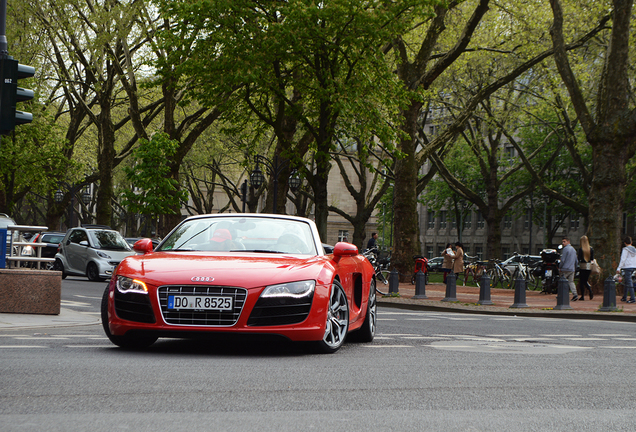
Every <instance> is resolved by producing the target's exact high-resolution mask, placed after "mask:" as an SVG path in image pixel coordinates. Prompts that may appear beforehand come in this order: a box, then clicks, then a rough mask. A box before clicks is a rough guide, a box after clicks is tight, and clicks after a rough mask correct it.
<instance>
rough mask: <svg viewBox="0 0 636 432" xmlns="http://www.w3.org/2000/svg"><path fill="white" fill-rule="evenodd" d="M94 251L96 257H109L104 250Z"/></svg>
mask: <svg viewBox="0 0 636 432" xmlns="http://www.w3.org/2000/svg"><path fill="white" fill-rule="evenodd" d="M95 252H96V253H97V256H98V257H102V258H106V259H110V255H108V254H107V253H106V252H102V251H95Z"/></svg>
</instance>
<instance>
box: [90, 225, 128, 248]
mask: <svg viewBox="0 0 636 432" xmlns="http://www.w3.org/2000/svg"><path fill="white" fill-rule="evenodd" d="M88 233H89V235H90V237H91V243H92V244H93V246H94V247H95V248H96V249H106V250H113V251H117V250H119V251H129V250H131V248H130V245H129V244H128V243H126V240H124V238H123V237H122V236H121V234H119V233H118V232H117V231H107V230H89V231H88Z"/></svg>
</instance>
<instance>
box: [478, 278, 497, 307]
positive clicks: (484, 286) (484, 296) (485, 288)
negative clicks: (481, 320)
mask: <svg viewBox="0 0 636 432" xmlns="http://www.w3.org/2000/svg"><path fill="white" fill-rule="evenodd" d="M477 304H480V305H493V304H494V303H493V302H492V300H491V299H490V276H488V275H487V274H486V273H484V275H483V276H482V277H481V280H480V281H479V301H478V302H477Z"/></svg>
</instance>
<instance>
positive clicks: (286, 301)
mask: <svg viewBox="0 0 636 432" xmlns="http://www.w3.org/2000/svg"><path fill="white" fill-rule="evenodd" d="M312 300H313V293H312V295H310V296H307V297H302V298H287V297H280V298H260V299H258V302H256V305H255V306H254V309H252V313H251V315H250V319H249V320H248V321H247V325H249V326H255V327H257V326H275V325H285V324H298V323H300V322H303V321H304V320H305V319H306V318H307V316H308V315H309V311H310V310H311V302H312Z"/></svg>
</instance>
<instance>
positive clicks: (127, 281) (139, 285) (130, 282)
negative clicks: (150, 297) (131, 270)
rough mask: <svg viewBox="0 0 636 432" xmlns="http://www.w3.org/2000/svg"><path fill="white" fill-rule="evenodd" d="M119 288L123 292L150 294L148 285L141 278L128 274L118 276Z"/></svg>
mask: <svg viewBox="0 0 636 432" xmlns="http://www.w3.org/2000/svg"><path fill="white" fill-rule="evenodd" d="M117 289H118V290H119V292H121V293H124V294H125V293H131V292H135V293H141V294H148V287H147V286H146V284H145V283H143V282H142V281H140V280H137V279H132V278H129V277H126V276H117Z"/></svg>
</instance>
